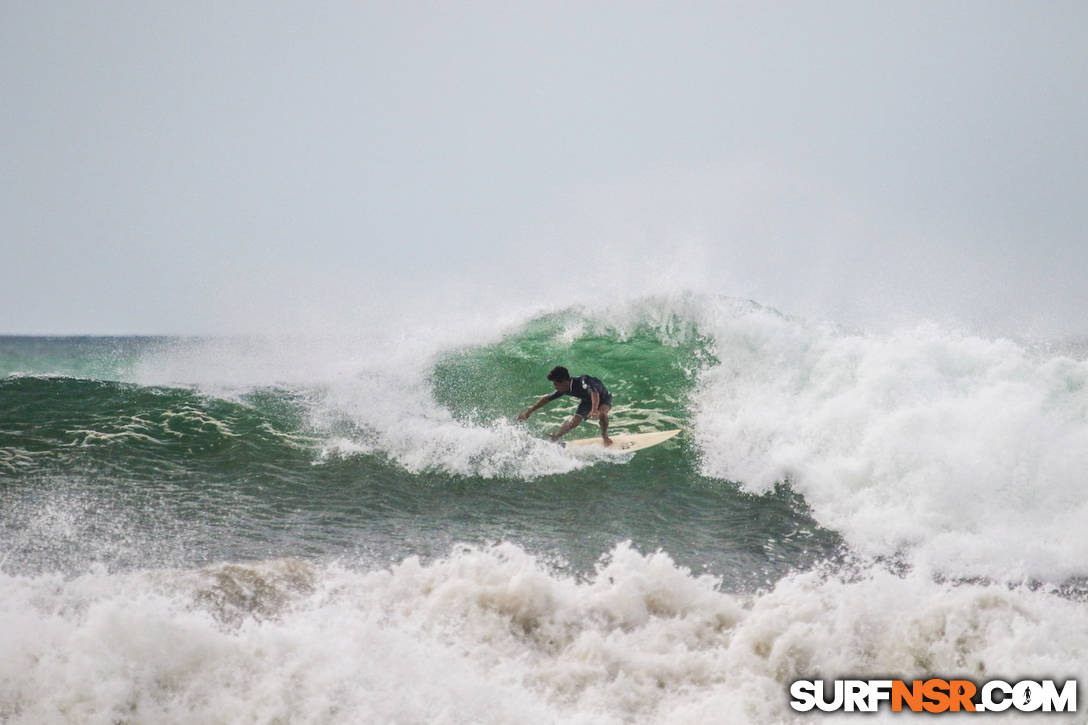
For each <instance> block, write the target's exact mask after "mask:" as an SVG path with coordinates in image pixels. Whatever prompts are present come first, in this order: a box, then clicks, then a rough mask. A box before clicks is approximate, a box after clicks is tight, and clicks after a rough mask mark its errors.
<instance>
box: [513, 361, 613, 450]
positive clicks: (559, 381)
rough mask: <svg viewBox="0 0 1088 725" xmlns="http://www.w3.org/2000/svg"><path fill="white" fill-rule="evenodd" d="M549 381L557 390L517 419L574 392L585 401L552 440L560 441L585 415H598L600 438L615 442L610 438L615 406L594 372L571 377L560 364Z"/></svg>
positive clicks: (590, 416)
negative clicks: (609, 414)
mask: <svg viewBox="0 0 1088 725" xmlns="http://www.w3.org/2000/svg"><path fill="white" fill-rule="evenodd" d="M548 380H550V381H552V385H553V386H554V387H555V392H554V393H552V394H551V395H545V396H544V397H543V398H541V399H540V400H538V401H536V402H535V403H533V404H532V405H531V406H529V407H528V408H526V409H525V411H524V412H522V413H521V415H519V416H518V420H529V416H530V415H532V414H533V411H534V410H538V409H540V408H543V407H544V406H545V405H547V404H548V403H550V402H552V401H553V400H555V399H557V398H559V397H561V396H563V395H572V396H574V397H575V398H578V399H579V400H581V401H582V402H581V403H579V404H578V410H576V411H575V412H574V415H573V416H571V418H570V420H568V421H567V422H565V423H563V425H561V426H559V430H557V431H556V432H554V433H552V434H551V435H549V436H548V438H549V439H550V440H552V441H553V442H554V441H558V440H559V439H560V438H562V437H563V436H565V435H566V434H567V433H569V432H570V431H572V430H574V429H575V428H577V427H578V426H579V425H581V423H582V421H583V420H585V419H586V418H590V419H593V418H596V419H597V420H598V422H600V424H601V440H602V441H603V442H604V444H605V445H606V446H610V445H612V439H611V438H609V437H608V411H609V410H611V409H612V394H611V393H609V392H608V389H607V388H605V387H604V383H602V382H601V381H600V380H598V379H597V378H595V377H593V376H591V375H579V376H578V377H576V378H572V377H571V376H570V371H568V370H567V369H566V368H565V367H563V366H561V365H558V366H556V367H554V368H552V371H551V372H550V373H548Z"/></svg>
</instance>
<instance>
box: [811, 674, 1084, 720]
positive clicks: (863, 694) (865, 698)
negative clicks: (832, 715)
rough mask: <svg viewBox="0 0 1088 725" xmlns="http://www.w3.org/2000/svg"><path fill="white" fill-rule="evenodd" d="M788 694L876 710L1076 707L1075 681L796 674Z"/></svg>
mask: <svg viewBox="0 0 1088 725" xmlns="http://www.w3.org/2000/svg"><path fill="white" fill-rule="evenodd" d="M790 698H791V699H790V707H792V708H793V709H794V710H796V711H797V712H809V711H811V710H814V709H815V710H820V711H823V712H876V711H877V710H878V709H880V707H881V705H882V704H883V703H887V704H888V705H889V706H890V707H891V709H892V711H893V712H900V711H902V710H908V711H912V712H929V713H942V712H1004V711H1005V710H1008V709H1009V708H1012V709H1013V710H1019V711H1020V712H1076V711H1077V681H1076V680H1066V681H1065V682H1064V683H1063V684H1062V685H1061V686H1060V687H1059V685H1058V684H1057V683H1056V682H1055V681H1054V680H1021V681H1019V682H1013V683H1009V682H1005V681H1004V680H990V681H989V682H986V683H983V684H982V685H981V686H979V685H976V684H975V683H974V682H972V681H970V680H946V679H939V678H931V679H928V680H910V681H905V680H832V681H825V680H797V681H795V682H794V683H793V684H791V685H790Z"/></svg>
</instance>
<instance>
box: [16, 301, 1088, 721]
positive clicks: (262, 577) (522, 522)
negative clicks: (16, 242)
mask: <svg viewBox="0 0 1088 725" xmlns="http://www.w3.org/2000/svg"><path fill="white" fill-rule="evenodd" d="M379 319H380V323H379V322H375V323H374V324H372V325H367V324H365V323H361V324H360V326H359V328H358V329H352V330H350V331H341V333H339V334H336V335H331V334H317V333H314V334H310V335H304V336H301V335H297V336H288V335H281V336H266V337H248V338H242V337H237V338H137V337H129V338H0V527H2V528H0V723H5V724H7V723H72V722H78V723H174V722H176V723H188V722H201V723H241V722H255V723H257V722H259V723H296V722H305V723H364V722H366V723H371V722H373V723H526V722H533V723H537V722H539V723H778V722H802V721H807V720H810V719H812V717H813V716H811V715H802V714H799V713H794V712H793V711H792V710H791V709H790V708H789V704H788V699H789V698H788V687H789V683H790V682H792V681H793V680H795V679H816V678H821V677H826V678H836V677H847V676H863V677H878V676H894V677H901V678H904V679H912V678H920V677H925V676H927V675H930V674H936V675H943V676H960V677H964V678H967V679H972V680H975V681H984V680H987V679H993V678H1004V679H1008V680H1017V679H1025V678H1033V679H1041V678H1044V677H1053V678H1060V679H1065V678H1072V677H1076V678H1078V679H1080V680H1082V681H1083V680H1084V678H1085V677H1086V676H1088V625H1086V623H1088V527H1086V526H1085V523H1086V522H1088V498H1086V497H1085V495H1084V491H1085V486H1086V483H1088V474H1086V473H1085V472H1086V471H1088V360H1086V358H1088V354H1086V350H1085V348H1084V347H1083V346H1078V345H1076V344H1072V343H1063V344H1060V345H1058V344H1038V343H1036V344H1030V345H1029V344H1026V343H1024V342H1017V341H1012V340H1001V339H992V338H985V337H980V336H975V335H971V334H969V333H966V332H964V331H962V330H953V329H948V328H945V327H941V326H938V325H932V324H930V325H920V326H916V327H911V328H907V329H901V330H898V331H895V332H883V333H879V334H878V333H866V332H864V331H858V330H851V329H846V328H842V327H839V326H836V325H833V324H829V323H822V322H814V321H810V320H806V319H803V318H799V317H795V316H790V315H786V314H782V313H779V312H777V311H775V310H773V309H769V308H766V307H764V306H761V305H760V304H758V303H756V302H752V301H745V300H737V299H732V298H726V297H716V296H710V295H697V294H676V295H672V296H660V297H653V298H635V299H628V300H622V301H619V302H616V303H614V304H611V305H606V306H599V305H598V306H593V307H592V308H589V307H585V308H583V307H571V308H566V309H551V308H549V309H535V310H534V309H529V310H521V311H510V312H506V313H504V314H502V315H499V316H494V317H492V316H487V315H482V316H465V317H463V318H457V317H456V315H446V316H445V317H444V318H443V319H442V320H441V321H440V322H428V321H426V318H425V317H419V318H416V319H409V318H407V317H406V318H405V319H397V318H395V317H394V318H391V317H390V315H389V314H383V315H382V316H380V318H379ZM391 319H392V321H391ZM556 364H563V365H566V366H567V367H569V368H570V369H571V370H572V372H574V373H575V374H582V373H589V374H593V375H595V376H597V377H600V378H601V379H602V380H604V381H605V383H606V384H607V385H608V387H609V389H610V390H611V391H612V393H613V395H614V399H615V400H614V408H613V412H612V430H613V431H617V432H639V431H648V430H656V429H662V428H674V427H678V428H682V429H683V431H684V432H683V434H682V435H681V436H679V437H677V438H675V439H673V440H671V441H668V442H666V443H664V444H662V445H660V446H658V447H655V448H652V449H648V450H646V451H642V452H640V453H638V454H635V455H626V456H612V455H607V454H596V455H594V454H592V453H586V452H578V451H574V450H568V449H564V448H562V447H559V446H555V445H551V444H549V443H547V442H545V441H544V440H542V438H543V436H544V434H545V433H546V432H548V431H549V430H551V429H552V428H554V427H556V426H557V425H558V424H559V423H560V422H561V421H562V420H563V419H564V418H565V417H566V416H567V415H569V414H570V412H571V411H572V409H573V407H574V405H573V403H572V402H567V401H570V400H572V399H566V400H561V401H558V402H556V403H553V404H552V405H551V406H549V407H548V408H545V409H544V410H542V411H540V412H538V413H537V414H535V415H534V416H533V418H532V419H530V421H528V422H527V423H520V424H519V423H516V422H515V421H514V418H515V416H516V415H517V413H518V412H519V411H520V410H522V409H524V408H525V407H526V406H527V405H529V404H530V403H531V402H533V401H534V400H535V399H536V398H537V397H539V396H540V395H541V394H543V393H546V392H548V391H549V390H550V384H549V383H548V382H547V381H546V380H545V378H544V376H545V374H546V373H547V371H548V370H549V369H550V368H551V367H552V366H553V365H556ZM595 433H596V430H595V427H594V426H591V425H590V424H588V423H587V424H584V425H583V426H582V427H581V428H579V429H578V430H576V431H575V432H574V433H573V434H572V436H573V437H581V436H588V435H594V434H595ZM1082 689H1083V688H1082ZM1084 712H1085V708H1084V707H1083V706H1082V707H1081V709H1080V712H1079V713H1078V714H1077V715H1075V716H1068V715H1065V716H1062V715H1051V716H1040V715H1033V716H1019V718H1020V719H1022V720H1025V721H1030V722H1038V721H1040V719H1046V720H1047V721H1048V722H1085V718H1084V714H1083V713H1084ZM858 717H859V716H857V715H853V716H846V715H844V716H841V718H835V717H828V716H821V717H820V718H819V719H822V720H829V721H837V720H838V719H842V720H847V721H848V720H850V719H857V718H858ZM946 717H947V716H946ZM1017 717H1018V716H1017V715H1015V714H1010V715H1007V716H1005V717H998V718H997V719H999V720H1002V721H1015V720H1016V719H1017ZM1063 718H1064V719H1063ZM865 719H866V720H867V721H871V718H869V717H867V718H865ZM875 719H877V720H883V719H889V720H901V719H903V718H902V717H899V718H896V717H893V716H892V715H891V713H887V712H885V713H881V714H880V715H878V716H876V718H875Z"/></svg>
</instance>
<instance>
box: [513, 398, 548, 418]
mask: <svg viewBox="0 0 1088 725" xmlns="http://www.w3.org/2000/svg"><path fill="white" fill-rule="evenodd" d="M553 400H555V396H554V395H545V396H544V397H543V398H541V399H540V400H538V401H536V402H535V403H533V404H532V405H530V406H529V407H528V408H526V409H525V410H524V411H523V412H522V413H521V415H519V416H518V420H529V416H530V415H532V414H533V413H534V412H536V411H537V410H540V409H541V408H543V407H544V406H545V405H547V404H548V403H550V402H552V401H553Z"/></svg>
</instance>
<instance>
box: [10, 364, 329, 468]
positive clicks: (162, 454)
mask: <svg viewBox="0 0 1088 725" xmlns="http://www.w3.org/2000/svg"><path fill="white" fill-rule="evenodd" d="M0 399H2V400H3V401H4V407H5V415H4V421H3V423H2V424H0V451H3V455H2V456H0V471H3V472H6V473H12V474H15V473H20V472H29V471H35V472H39V473H40V472H43V471H50V470H57V469H63V468H64V467H66V466H69V465H77V464H78V465H82V466H86V465H106V466H108V467H109V468H110V469H111V470H115V471H124V472H126V473H128V474H133V473H141V472H143V473H147V472H156V471H157V472H163V471H169V470H173V471H178V472H181V471H185V472H190V473H192V472H199V471H205V472H208V471H215V472H220V473H222V472H230V471H237V470H240V469H244V468H256V469H261V468H267V467H277V466H289V465H297V464H298V463H300V462H302V461H305V460H308V459H309V457H311V455H312V454H311V453H310V449H311V446H310V445H309V444H308V442H307V439H306V438H305V437H304V436H302V435H300V434H299V433H298V431H299V427H300V424H301V417H300V416H301V409H300V408H297V407H295V406H294V405H293V404H292V396H290V395H289V394H287V393H284V392H278V391H257V392H254V393H250V394H248V395H246V396H244V397H243V399H242V400H240V401H237V402H235V401H228V400H222V399H217V398H212V397H207V396H204V395H201V394H199V393H197V392H194V391H191V390H186V389H179V388H163V387H142V386H139V385H134V384H129V383H118V382H109V381H98V380H82V379H77V378H63V377H14V378H7V379H3V380H0Z"/></svg>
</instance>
